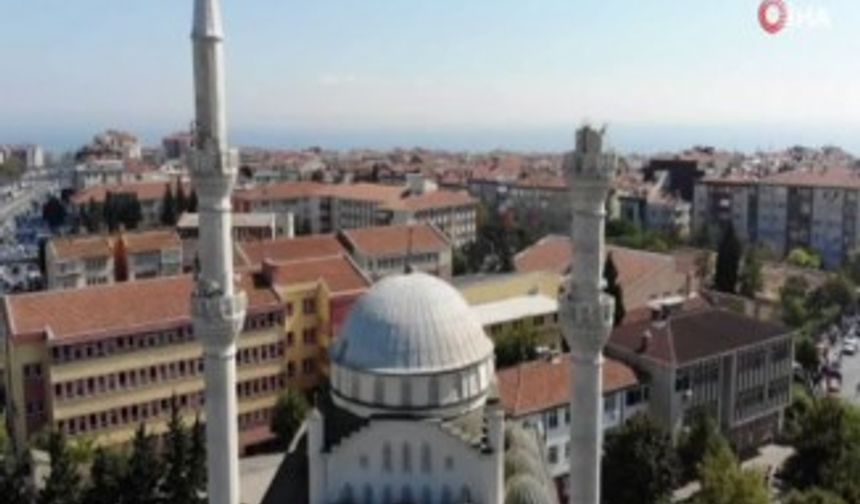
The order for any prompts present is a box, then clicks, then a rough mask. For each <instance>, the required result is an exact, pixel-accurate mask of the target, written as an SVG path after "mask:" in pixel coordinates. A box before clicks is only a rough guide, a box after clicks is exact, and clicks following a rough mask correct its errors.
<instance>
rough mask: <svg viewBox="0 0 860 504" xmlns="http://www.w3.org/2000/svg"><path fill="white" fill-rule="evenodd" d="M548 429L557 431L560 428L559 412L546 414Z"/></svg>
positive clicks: (553, 411)
mask: <svg viewBox="0 0 860 504" xmlns="http://www.w3.org/2000/svg"><path fill="white" fill-rule="evenodd" d="M546 425H547V429H555V428H556V427H558V410H552V411H550V412H549V413H547V414H546Z"/></svg>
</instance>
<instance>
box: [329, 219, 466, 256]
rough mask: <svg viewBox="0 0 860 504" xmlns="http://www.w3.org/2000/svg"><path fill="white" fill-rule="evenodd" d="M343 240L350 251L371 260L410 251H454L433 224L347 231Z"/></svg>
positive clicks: (404, 253)
mask: <svg viewBox="0 0 860 504" xmlns="http://www.w3.org/2000/svg"><path fill="white" fill-rule="evenodd" d="M341 236H343V238H344V240H345V241H346V243H347V246H348V247H350V248H351V249H355V250H357V251H358V252H359V253H361V254H363V255H369V256H386V255H406V253H407V252H408V250H409V249H410V248H411V250H412V252H414V253H423V252H439V251H442V250H445V249H449V248H450V247H451V242H450V241H449V240H448V238H447V237H446V236H445V235H444V234H443V233H442V232H441V231H439V230H438V229H436V227H435V226H433V225H432V224H412V225H399V226H378V227H369V228H361V229H347V230H344V231H341Z"/></svg>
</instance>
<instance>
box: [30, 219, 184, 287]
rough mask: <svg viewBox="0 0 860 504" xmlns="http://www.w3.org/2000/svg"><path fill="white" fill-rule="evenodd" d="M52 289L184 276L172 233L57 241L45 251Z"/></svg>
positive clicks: (180, 256)
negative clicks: (181, 274)
mask: <svg viewBox="0 0 860 504" xmlns="http://www.w3.org/2000/svg"><path fill="white" fill-rule="evenodd" d="M45 270H46V273H47V281H48V288H49V289H76V288H80V287H87V286H92V285H102V284H110V283H114V282H123V281H127V280H139V279H144V278H154V277H159V276H172V275H179V274H180V273H182V243H181V241H180V240H179V236H178V235H177V234H176V233H175V232H173V231H164V230H157V231H143V232H138V233H119V234H117V235H113V236H73V237H59V238H54V239H52V240H51V241H49V242H48V244H47V245H46V247H45Z"/></svg>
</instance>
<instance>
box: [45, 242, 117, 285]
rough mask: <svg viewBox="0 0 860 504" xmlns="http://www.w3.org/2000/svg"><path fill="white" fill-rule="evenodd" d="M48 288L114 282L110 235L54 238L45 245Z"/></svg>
mask: <svg viewBox="0 0 860 504" xmlns="http://www.w3.org/2000/svg"><path fill="white" fill-rule="evenodd" d="M45 275H46V277H47V278H46V280H47V284H48V285H47V286H48V289H75V288H80V287H86V286H89V285H102V284H108V283H113V282H114V281H115V278H116V273H115V266H114V251H113V241H112V240H111V238H110V237H106V236H84V237H75V238H62V237H61V238H54V239H52V240H50V241H49V242H48V243H47V245H46V246H45Z"/></svg>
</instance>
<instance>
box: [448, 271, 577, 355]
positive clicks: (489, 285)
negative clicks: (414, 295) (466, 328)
mask: <svg viewBox="0 0 860 504" xmlns="http://www.w3.org/2000/svg"><path fill="white" fill-rule="evenodd" d="M454 283H455V285H456V286H457V288H458V289H459V290H460V292H461V293H462V294H463V297H465V298H466V301H468V302H469V304H470V305H471V306H472V309H473V310H474V311H475V314H476V316H477V318H478V320H480V321H481V323H482V324H483V326H484V330H485V331H487V334H488V335H489V336H490V337H491V338H493V339H494V340H498V339H499V338H502V337H504V336H506V335H508V334H513V333H521V334H522V333H533V334H534V335H535V336H536V337H537V338H538V342H539V344H541V345H543V346H545V347H548V348H549V349H561V334H560V332H559V330H558V292H559V289H560V288H561V278H560V277H559V276H558V275H556V274H554V273H552V272H545V271H536V272H530V273H507V274H501V275H476V276H468V277H459V278H455V279H454Z"/></svg>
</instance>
